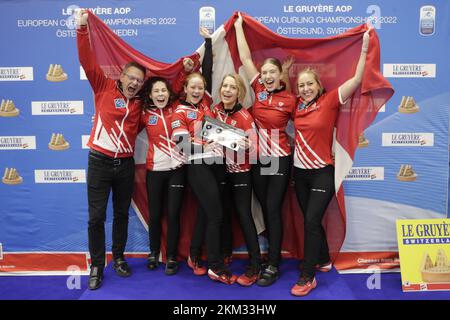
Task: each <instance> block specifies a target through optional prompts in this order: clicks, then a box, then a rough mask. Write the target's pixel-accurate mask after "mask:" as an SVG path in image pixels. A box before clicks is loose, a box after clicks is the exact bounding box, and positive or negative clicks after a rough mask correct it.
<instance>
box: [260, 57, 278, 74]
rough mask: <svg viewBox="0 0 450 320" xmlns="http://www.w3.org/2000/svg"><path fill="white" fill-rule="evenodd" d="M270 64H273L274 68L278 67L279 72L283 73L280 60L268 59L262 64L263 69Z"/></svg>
mask: <svg viewBox="0 0 450 320" xmlns="http://www.w3.org/2000/svg"><path fill="white" fill-rule="evenodd" d="M268 63H270V64H273V65H274V66H276V67H277V68H278V70H280V72H283V66H282V64H281V62H280V60H278V59H277V58H267V59H266V60H264V61H263V63H262V64H261V67H262V66H264V65H266V64H268Z"/></svg>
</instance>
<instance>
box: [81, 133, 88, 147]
mask: <svg viewBox="0 0 450 320" xmlns="http://www.w3.org/2000/svg"><path fill="white" fill-rule="evenodd" d="M89 137H90V136H89V135H82V136H81V149H89V147H88V145H87V143H88V142H89Z"/></svg>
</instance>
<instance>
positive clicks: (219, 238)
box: [77, 12, 370, 296]
mask: <svg viewBox="0 0 450 320" xmlns="http://www.w3.org/2000/svg"><path fill="white" fill-rule="evenodd" d="M87 22H88V13H87V12H82V13H81V19H80V20H79V28H78V31H77V41H78V51H79V59H80V62H81V65H82V66H83V68H84V70H85V72H86V76H87V78H88V80H89V82H90V84H91V86H92V89H93V91H94V99H95V118H94V126H93V128H92V132H91V136H90V139H89V142H88V146H89V147H90V151H89V162H88V178H87V185H88V203H89V226H88V234H89V251H90V255H91V260H92V262H91V271H90V275H89V289H91V290H95V289H97V288H99V287H100V286H101V284H102V280H103V269H104V266H105V230H104V223H105V219H106V206H107V201H108V197H109V193H110V191H111V189H112V201H113V207H114V219H113V247H112V253H113V260H114V262H113V269H114V270H115V272H116V273H117V274H118V275H119V276H123V277H127V276H130V275H131V270H130V267H129V266H128V264H127V262H126V260H125V259H124V250H125V245H126V241H127V232H128V210H129V206H130V202H131V197H132V191H133V184H134V159H133V152H134V148H135V140H136V137H137V134H138V133H139V132H140V131H141V130H143V129H145V131H146V133H147V137H148V145H149V147H148V152H147V159H146V169H147V177H146V185H147V195H148V206H149V218H150V219H149V220H150V221H149V237H150V254H149V256H148V259H147V267H148V269H150V270H155V269H157V268H158V266H159V265H160V258H159V257H160V247H161V217H162V214H163V212H164V210H163V209H164V207H167V250H166V264H165V273H166V274H167V275H173V274H176V273H177V271H178V259H177V247H178V237H179V233H180V211H181V206H182V203H183V195H184V190H185V187H186V185H187V184H189V186H190V188H191V190H192V192H193V194H194V195H195V197H196V199H197V202H198V211H197V216H196V221H195V227H194V230H193V232H192V237H191V243H190V251H189V257H188V261H187V264H188V266H189V267H190V268H191V269H192V270H193V273H194V274H195V275H205V274H207V275H208V277H209V278H211V279H212V280H214V281H219V282H222V283H225V284H233V283H235V282H238V283H239V284H240V285H242V286H250V285H252V284H254V283H256V284H257V285H259V286H270V285H272V284H273V283H274V282H275V281H276V280H277V279H278V278H279V276H280V271H279V264H280V261H281V244H282V238H283V228H282V226H283V224H282V218H281V217H282V204H283V200H284V196H285V194H286V191H287V188H288V184H289V181H290V179H291V172H292V165H293V180H294V183H295V192H296V196H297V199H298V203H299V206H300V208H301V211H302V213H303V216H304V236H305V240H304V259H303V264H302V266H301V271H300V276H299V279H298V281H297V282H296V283H295V284H294V286H293V287H292V289H291V293H292V294H293V295H296V296H304V295H306V294H308V293H309V292H310V291H311V290H312V289H314V288H315V287H316V285H317V281H316V278H315V272H316V271H318V270H319V271H329V270H331V268H332V262H331V259H330V255H329V252H328V245H327V240H326V236H325V232H324V229H323V227H322V218H323V216H324V213H325V210H326V209H327V206H328V204H329V202H330V201H331V199H332V197H333V196H334V194H335V188H334V160H333V155H332V143H333V128H334V125H335V121H336V117H337V114H338V110H339V106H340V105H342V104H344V103H345V101H346V100H347V99H348V98H349V97H350V96H351V95H352V94H353V92H354V91H355V90H356V89H357V87H358V86H359V85H360V83H361V79H362V74H363V71H364V66H365V60H366V53H367V50H368V44H369V31H370V30H369V31H367V32H366V33H365V34H364V36H363V44H362V49H361V55H360V58H359V62H358V64H357V67H356V70H355V74H354V76H353V77H352V78H351V79H349V80H347V81H346V82H344V83H343V84H342V85H340V86H339V87H338V88H336V89H334V90H331V91H329V92H327V91H325V88H324V87H323V86H322V83H321V81H320V77H319V75H318V73H317V72H316V71H315V70H314V69H309V68H308V69H305V70H303V71H301V72H299V74H298V75H297V77H296V89H297V92H296V93H297V94H298V95H296V94H295V93H293V92H290V88H289V87H290V86H289V85H287V84H288V83H289V79H287V78H286V74H287V72H288V71H289V68H290V67H291V65H292V63H293V62H294V61H293V59H290V60H288V61H286V62H285V63H283V64H282V63H281V62H280V61H279V60H278V59H275V58H269V59H266V60H265V61H264V62H263V63H262V64H261V67H260V70H258V69H257V68H256V66H255V62H254V61H253V60H252V56H251V51H250V49H249V46H248V44H247V41H246V38H245V34H244V31H243V26H242V25H243V19H242V17H241V16H240V15H239V17H238V19H237V20H236V22H235V24H234V27H235V30H236V40H237V47H238V51H239V56H240V60H241V62H242V65H243V68H244V71H245V73H246V76H247V78H249V79H252V80H251V82H250V86H251V88H252V89H253V91H254V93H255V102H254V103H253V105H252V106H251V107H250V108H246V107H245V106H243V102H244V98H245V96H246V86H245V83H244V80H243V79H242V78H241V77H240V76H239V75H238V74H236V73H234V74H228V75H226V76H224V77H223V79H222V82H221V83H220V85H219V92H218V97H219V99H220V102H219V103H218V104H216V105H213V100H212V95H211V94H212V92H211V88H212V65H213V54H212V41H211V36H210V34H209V33H208V31H207V30H206V29H201V30H200V34H201V36H202V37H203V38H204V39H205V54H204V57H203V60H202V66H201V73H200V72H197V71H195V72H194V62H193V61H192V60H191V59H189V58H186V59H184V61H183V67H184V68H183V70H182V72H180V74H179V76H178V78H177V79H176V80H175V81H174V83H172V84H171V83H170V82H169V81H168V80H167V79H164V78H162V77H156V76H152V77H150V78H148V79H146V74H147V71H146V69H145V67H143V66H141V65H140V64H138V63H136V62H130V63H128V64H126V65H125V67H124V68H123V70H122V73H121V74H120V77H119V79H118V80H117V81H115V80H112V79H108V78H107V77H105V75H104V73H103V72H102V70H101V69H100V67H99V66H98V64H97V63H96V61H95V54H93V53H92V49H91V47H90V39H89V35H88V31H87V27H86V26H87ZM206 117H209V118H213V119H216V120H218V121H221V122H223V123H225V124H227V125H231V126H234V127H236V128H238V129H241V130H242V131H243V132H245V137H243V138H242V139H241V140H239V141H238V145H239V148H238V151H234V150H232V151H230V149H227V148H226V147H224V146H223V145H221V144H220V141H213V140H209V139H207V138H205V137H204V136H203V135H202V128H203V123H204V122H205V119H206ZM290 121H292V123H293V126H294V128H295V139H294V146H293V148H292V147H291V141H290V137H289V136H288V134H287V132H286V128H287V126H288V123H289V122H290ZM251 159H256V161H251ZM255 162H256V163H255ZM252 192H254V193H255V195H256V198H257V199H258V201H259V203H260V205H261V209H262V213H263V217H264V224H265V228H266V236H267V239H268V255H267V258H266V257H264V258H263V257H262V255H261V252H260V246H259V243H258V233H257V229H256V226H255V222H254V220H253V216H252V210H251V208H252V206H251V202H252ZM164 199H166V200H167V201H166V202H164V201H163V200H164ZM165 203H166V204H165ZM232 211H235V212H236V214H237V217H238V220H239V223H240V226H241V229H242V233H243V236H244V240H245V244H246V246H247V249H248V254H249V263H248V266H247V268H246V271H245V272H244V273H243V274H241V275H239V276H236V275H233V274H232V272H231V271H230V270H229V264H230V262H231V259H232V241H231V238H232V237H231V233H232V230H231V229H232V228H231V213H232ZM203 244H204V245H205V248H206V259H207V262H206V264H204V263H203V262H202V259H201V257H202V246H203Z"/></svg>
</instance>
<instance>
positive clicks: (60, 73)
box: [45, 64, 67, 82]
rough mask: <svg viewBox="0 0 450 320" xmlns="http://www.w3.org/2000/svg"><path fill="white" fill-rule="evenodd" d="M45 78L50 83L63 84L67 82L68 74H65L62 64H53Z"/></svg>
mask: <svg viewBox="0 0 450 320" xmlns="http://www.w3.org/2000/svg"><path fill="white" fill-rule="evenodd" d="M45 78H46V79H47V80H48V81H52V82H61V81H64V80H67V73H64V70H63V68H62V67H61V65H60V64H51V65H50V67H49V68H48V71H47V75H46V76H45Z"/></svg>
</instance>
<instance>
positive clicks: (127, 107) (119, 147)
mask: <svg viewBox="0 0 450 320" xmlns="http://www.w3.org/2000/svg"><path fill="white" fill-rule="evenodd" d="M77 45H78V56H79V59H80V63H81V65H82V67H83V69H84V71H85V73H86V77H87V79H88V80H89V83H90V84H91V87H92V89H93V91H94V102H95V116H94V125H93V127H92V130H91V135H90V137H89V141H88V143H87V145H88V146H89V147H90V148H91V149H94V150H96V151H98V152H101V153H103V154H105V155H108V156H110V157H113V158H124V157H132V156H133V154H134V147H135V142H136V137H137V134H138V127H139V121H140V116H141V111H142V101H141V99H139V98H138V97H135V98H132V99H128V98H126V97H125V96H124V95H123V93H122V91H121V90H120V88H119V87H118V84H119V82H118V81H115V80H112V79H108V78H107V77H106V76H105V74H104V72H103V71H102V70H101V69H100V67H99V66H98V64H97V62H96V60H95V54H94V52H92V51H91V47H90V43H89V35H88V31H87V28H86V27H85V26H83V27H81V28H80V29H78V30H77Z"/></svg>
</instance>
